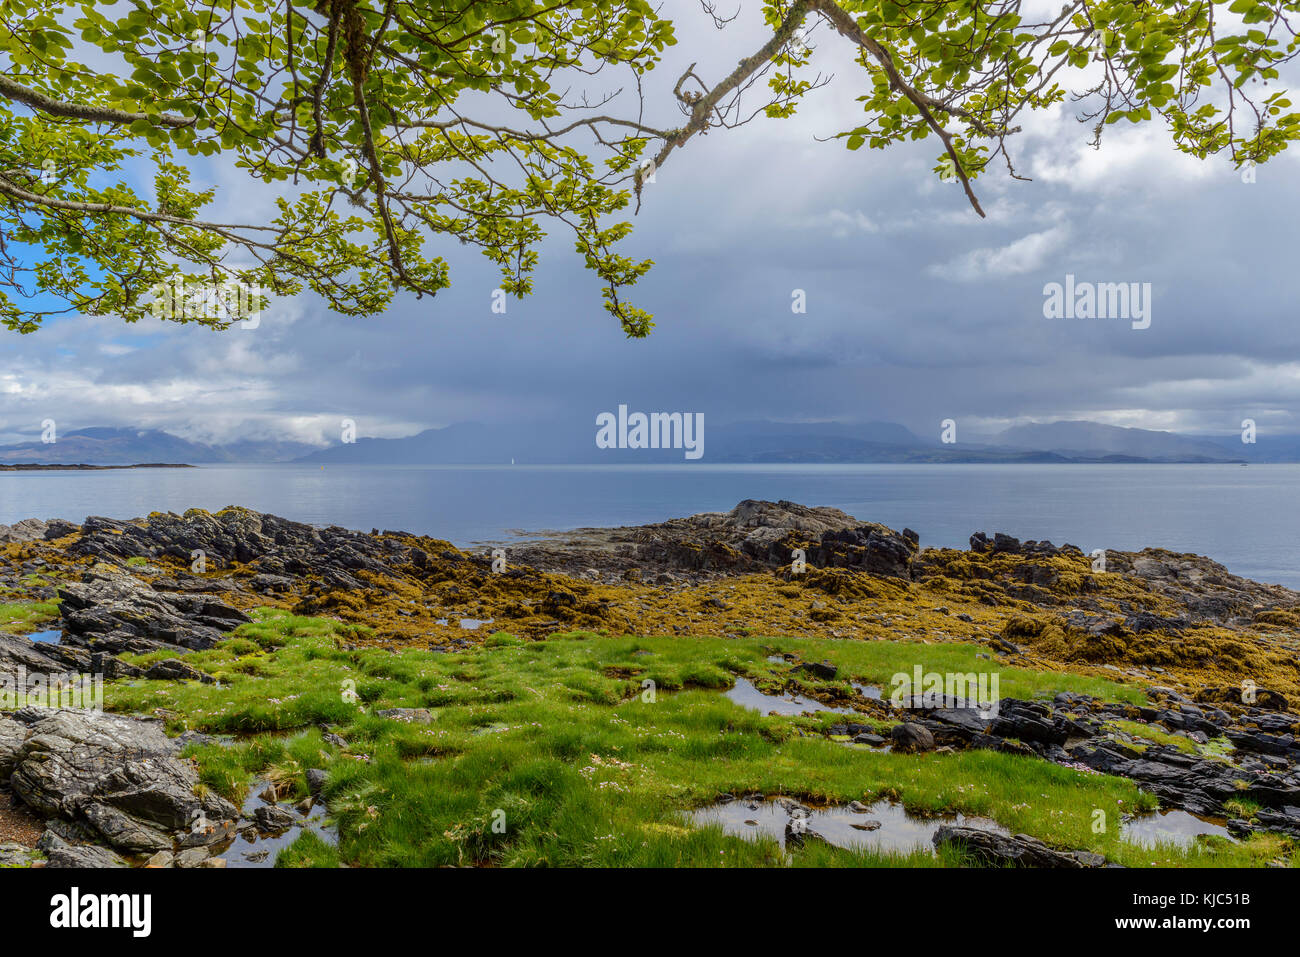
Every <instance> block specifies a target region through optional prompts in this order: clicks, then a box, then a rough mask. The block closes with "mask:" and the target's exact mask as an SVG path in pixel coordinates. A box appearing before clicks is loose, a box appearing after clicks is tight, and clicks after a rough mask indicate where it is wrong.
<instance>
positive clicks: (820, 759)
mask: <svg viewBox="0 0 1300 957" xmlns="http://www.w3.org/2000/svg"><path fill="white" fill-rule="evenodd" d="M257 617H258V619H259V620H258V621H256V622H254V623H253V624H249V625H244V626H242V627H241V628H239V629H238V630H237V631H236V632H235V634H234V636H233V637H232V638H230V639H228V640H226V641H224V642H222V643H221V644H220V645H218V646H217V647H216V648H213V649H211V650H209V651H205V652H197V653H193V654H190V655H187V656H186V660H187V661H188V662H190V663H191V664H194V665H195V666H196V667H200V668H203V669H204V670H207V671H209V672H210V673H212V674H213V675H214V676H216V677H217V678H218V679H219V681H220V683H221V684H220V686H213V685H201V684H197V683H175V682H171V683H168V682H154V681H117V682H111V683H109V684H108V685H107V686H106V687H105V699H106V703H107V705H108V707H109V708H111V709H113V710H123V711H138V712H149V711H152V710H154V709H163V710H164V713H165V714H166V715H167V716H168V718H169V720H168V724H169V727H170V728H171V729H172V730H173V731H179V730H180V729H182V728H191V729H195V730H200V731H205V732H208V733H225V734H234V735H237V736H239V737H238V738H237V740H236V741H235V742H234V743H233V744H227V745H221V744H210V745H206V746H194V747H191V748H190V749H189V753H191V754H192V755H193V756H195V757H196V758H197V759H198V762H199V766H200V774H201V780H202V784H203V786H204V787H210V788H212V789H214V790H216V791H218V792H219V793H222V794H223V795H225V796H227V797H229V798H231V799H232V800H241V799H242V798H243V796H244V794H245V793H246V789H247V787H248V785H249V782H250V781H251V780H252V779H253V778H254V777H259V778H260V777H269V778H270V779H272V780H275V781H277V782H281V783H282V784H284V785H286V786H287V788H288V790H289V791H290V792H291V793H292V794H294V795H295V797H301V796H303V795H305V793H306V780H305V776H306V772H307V770H308V769H311V768H320V769H324V770H325V771H326V772H327V773H328V780H327V783H326V786H325V792H324V796H325V799H326V803H327V805H328V807H329V810H330V814H331V816H332V818H333V820H334V821H335V822H336V824H337V826H338V831H339V846H338V847H337V848H333V847H330V846H329V845H328V844H326V843H325V842H322V841H320V840H319V839H317V838H313V837H310V836H306V835H304V836H303V837H302V838H300V839H299V840H298V841H297V842H295V844H294V845H293V847H292V848H290V850H289V851H286V852H285V854H283V855H282V856H281V858H280V861H279V863H280V864H281V865H283V866H333V865H334V864H336V863H340V862H342V863H347V864H351V865H361V866H439V865H470V864H483V863H490V864H497V865H559V866H577V865H591V866H764V865H772V866H789V865H794V866H825V867H830V866H945V865H952V864H958V863H961V861H960V860H959V859H958V858H956V857H955V856H954V855H953V854H951V853H948V852H945V853H944V854H943V855H938V856H936V855H934V854H931V853H929V852H928V851H927V852H921V853H916V854H907V855H897V854H894V855H891V854H885V853H874V852H869V851H849V850H840V849H836V848H828V847H816V846H813V845H809V846H808V847H806V848H805V849H803V850H800V851H797V852H794V853H793V854H791V855H789V856H786V855H783V854H782V853H781V852H780V849H779V847H778V845H777V844H776V843H775V842H773V841H770V840H767V841H748V840H744V839H741V838H737V837H732V836H728V835H726V834H724V833H723V832H722V830H721V829H720V828H718V827H696V826H693V825H692V824H691V823H690V822H689V820H688V819H687V817H686V814H685V812H686V811H688V810H689V809H690V808H692V807H697V806H701V805H704V804H707V803H709V802H711V801H713V800H715V799H716V798H717V797H718V795H720V794H722V793H724V792H727V793H732V794H739V793H743V792H747V791H759V792H762V793H764V794H769V795H774V794H787V795H791V796H796V797H799V798H800V799H803V800H805V801H809V802H813V803H839V802H847V801H850V800H861V801H864V802H868V803H871V802H873V801H876V800H879V799H882V798H890V799H897V800H900V801H902V802H903V803H904V804H905V806H906V807H907V808H908V809H909V810H910V811H912V812H915V813H922V814H926V813H930V814H940V813H950V812H957V811H960V812H963V813H966V814H973V815H980V816H985V817H991V818H994V819H995V820H997V821H998V822H999V823H1001V824H1002V825H1004V826H1005V827H1007V828H1008V829H1010V830H1011V831H1012V832H1013V833H1021V832H1023V833H1028V834H1032V835H1035V836H1037V837H1040V838H1042V839H1044V840H1047V841H1049V842H1051V843H1054V844H1057V845H1060V846H1063V847H1068V848H1085V849H1088V850H1093V851H1097V852H1100V853H1103V854H1106V855H1107V856H1108V857H1110V858H1112V859H1114V860H1117V861H1119V862H1121V863H1126V864H1135V865H1146V864H1149V863H1152V862H1153V861H1154V862H1156V863H1162V864H1165V863H1167V864H1172V865H1178V866H1182V865H1186V864H1188V863H1202V862H1204V863H1215V864H1226V863H1261V862H1262V857H1261V855H1264V854H1270V855H1274V856H1276V855H1277V854H1278V853H1281V848H1282V845H1280V844H1278V843H1277V842H1272V843H1267V844H1265V843H1260V844H1258V846H1257V847H1255V849H1251V846H1250V845H1241V846H1226V847H1224V848H1218V849H1216V848H1209V849H1202V848H1193V849H1190V850H1186V851H1179V850H1177V849H1174V850H1169V851H1168V852H1166V850H1165V849H1160V850H1159V853H1158V854H1156V853H1154V852H1150V851H1145V850H1143V849H1141V848H1137V847H1134V846H1131V845H1128V844H1125V843H1124V842H1122V841H1121V840H1120V838H1119V834H1118V832H1119V828H1118V827H1113V828H1110V829H1109V830H1102V832H1101V833H1095V832H1094V827H1093V823H1094V821H1095V819H1096V817H1095V812H1096V811H1098V810H1100V811H1103V812H1104V814H1105V817H1106V820H1109V821H1113V822H1118V821H1119V820H1121V818H1122V817H1123V816H1124V815H1125V814H1128V813H1136V812H1141V811H1144V810H1150V809H1152V808H1154V806H1155V801H1154V799H1153V798H1151V797H1150V796H1149V795H1145V794H1143V793H1141V792H1140V791H1139V790H1138V789H1137V788H1136V786H1135V785H1134V784H1133V783H1132V782H1129V781H1126V780H1123V779H1120V778H1115V777H1109V776H1105V775H1098V774H1086V773H1082V772H1079V771H1076V770H1073V769H1070V768H1064V767H1060V766H1057V765H1054V764H1051V763H1048V762H1045V761H1041V760H1038V759H1036V758H1028V757H1020V756H1015V755H1008V754H1001V753H996V752H992V751H983V750H971V751H964V752H957V753H952V754H926V755H898V754H882V753H879V752H873V751H869V750H863V749H858V748H852V747H847V746H845V745H843V744H840V743H837V742H833V741H829V740H827V739H826V738H825V737H824V735H823V734H821V733H820V731H821V730H822V729H823V725H829V724H830V723H835V721H837V720H838V721H842V720H845V717H846V716H836V715H818V716H816V717H810V718H781V717H767V716H764V715H760V714H758V713H756V712H754V711H750V710H747V709H744V708H741V707H739V706H737V705H735V704H733V703H732V702H731V701H729V700H728V699H726V698H725V697H724V696H723V695H722V694H721V693H720V692H721V691H722V690H724V689H726V688H728V687H729V686H730V685H731V684H732V682H733V681H734V680H735V677H736V676H737V675H740V674H747V675H750V676H760V675H771V674H772V673H773V672H774V671H784V670H785V666H784V665H779V664H778V665H774V664H771V663H769V662H767V661H766V657H767V655H769V654H771V653H773V652H774V651H778V650H779V651H794V652H797V653H799V654H800V655H801V656H802V657H803V658H804V659H805V660H818V661H820V660H822V659H823V658H827V659H830V660H832V661H834V662H835V663H836V664H838V665H839V666H840V668H841V672H842V674H845V675H852V676H853V677H854V678H857V679H858V680H861V681H865V682H870V683H880V682H882V680H883V681H884V682H886V683H887V681H888V678H889V676H892V674H893V673H894V672H897V671H904V672H910V670H911V667H912V665H913V664H914V663H920V664H921V665H922V666H923V668H924V669H925V670H927V671H971V670H975V671H978V670H979V666H980V665H981V664H984V666H985V667H987V666H988V663H986V662H983V659H977V658H976V657H975V654H976V649H975V646H957V645H922V644H919V643H914V642H908V643H891V642H883V641H875V642H846V641H834V640H807V641H803V640H797V639H784V638H782V639H773V638H677V637H658V638H605V637H596V636H592V635H586V634H570V635H564V636H557V637H553V638H551V639H549V640H546V641H540V642H523V641H519V640H518V639H516V638H514V637H512V636H508V635H500V634H498V635H495V636H492V638H491V640H490V641H489V642H488V643H487V644H485V645H484V646H482V647H477V648H474V649H471V650H467V651H464V652H461V653H456V654H442V653H436V652H433V651H431V650H427V649H419V648H407V649H404V650H401V651H399V652H397V653H393V652H389V651H386V650H384V649H381V648H361V649H357V650H351V651H349V650H345V646H348V645H350V644H351V643H352V642H353V641H355V639H356V637H357V632H356V629H355V628H354V626H350V625H346V624H343V623H341V622H337V621H332V620H326V619H310V618H298V617H294V616H291V615H287V614H284V613H279V612H270V611H265V610H264V611H262V612H259V613H258V615H257ZM999 673H1000V675H1001V676H1002V678H1001V681H1002V688H1001V690H1002V694H1003V695H1006V696H1009V695H1017V696H1029V695H1033V694H1048V693H1055V692H1056V691H1059V690H1087V691H1088V693H1092V694H1101V695H1102V696H1103V697H1109V698H1111V699H1112V700H1113V699H1115V698H1119V699H1120V700H1132V698H1131V695H1132V694H1133V692H1132V689H1129V688H1127V687H1125V686H1122V685H1117V684H1113V683H1110V682H1105V681H1103V680H1100V679H1086V678H1079V677H1078V676H1071V675H1062V674H1056V673H1038V672H1032V671H1027V670H1024V669H1004V670H1001V671H1000V672H999ZM352 696H355V703H354V699H353V697H352ZM392 707H412V708H428V709H431V710H432V711H433V712H434V716H435V717H434V720H433V722H432V723H431V724H427V725H424V724H407V723H403V722H399V721H395V720H389V719H385V718H381V717H379V716H378V715H376V714H374V713H373V711H375V710H378V709H381V708H392ZM318 723H325V724H327V725H328V726H329V727H330V729H331V731H332V732H334V733H337V734H339V735H341V736H342V737H343V738H344V739H345V740H346V745H345V746H340V745H339V744H338V743H329V742H327V741H326V739H325V736H324V735H323V734H322V733H321V731H320V730H319V729H318V728H317V727H316V725H317V724H318ZM862 723H870V720H869V719H868V717H867V716H864V717H863V719H862ZM879 726H880V727H882V728H883V727H884V726H885V723H884V722H879ZM272 732H281V733H272ZM1253 843H1254V842H1252V844H1253Z"/></svg>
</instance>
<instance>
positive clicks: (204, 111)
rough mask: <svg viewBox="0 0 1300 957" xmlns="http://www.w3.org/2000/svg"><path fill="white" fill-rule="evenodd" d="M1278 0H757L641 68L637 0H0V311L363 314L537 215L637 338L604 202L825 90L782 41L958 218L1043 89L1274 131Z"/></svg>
mask: <svg viewBox="0 0 1300 957" xmlns="http://www.w3.org/2000/svg"><path fill="white" fill-rule="evenodd" d="M1297 6H1300V0H1266V2H1256V0H1221V2H1206V0H1201V2H1188V0H1150V2H1141V0H1139V2H1135V0H1074V2H1069V3H1066V4H1065V5H1064V6H1062V7H1061V8H1060V10H1059V12H1058V13H1056V14H1055V15H1052V16H1048V17H1041V18H1035V17H1032V16H1029V15H1027V14H1025V13H1024V12H1023V10H1022V4H1021V3H1020V2H1019V0H994V2H984V0H915V2H903V3H898V2H893V0H845V2H838V3H837V2H834V0H794V2H783V0H768V2H766V3H765V4H764V7H763V12H764V16H765V20H766V23H767V26H768V28H769V30H768V35H767V36H766V37H764V38H762V39H763V42H762V43H761V44H758V45H757V46H756V48H755V50H754V52H753V54H752V55H750V56H748V57H746V58H745V59H742V60H741V61H740V62H739V63H738V64H735V65H731V64H729V63H728V64H716V63H715V64H707V63H694V64H691V66H690V67H689V68H688V69H687V70H686V71H685V72H684V73H680V74H676V71H674V73H675V74H676V75H671V76H667V77H664V78H662V79H661V78H660V76H659V75H658V74H656V73H655V72H654V70H655V67H656V66H658V65H659V64H660V61H661V58H662V57H663V56H664V52H665V50H666V48H667V47H669V46H670V45H672V44H673V43H674V42H675V41H674V25H673V23H672V21H670V20H669V19H667V18H666V17H665V16H663V15H662V13H661V11H658V10H656V9H654V8H652V6H651V5H650V4H649V3H648V2H646V0H620V2H597V0H582V2H559V0H554V2H546V0H540V2H533V0H495V2H474V0H315V2H314V3H312V2H308V0H212V2H210V3H209V4H207V5H203V4H196V5H190V4H189V3H187V2H183V0H127V2H123V3H118V4H113V5H97V4H93V3H72V2H61V0H0V321H2V322H3V323H4V324H5V325H6V326H7V327H8V328H10V329H13V330H17V331H20V332H31V331H34V330H35V329H37V328H38V327H39V326H40V324H41V322H42V320H43V319H44V318H45V317H47V316H49V315H52V314H56V313H60V312H75V313H82V314H89V315H104V314H111V315H118V316H121V317H123V318H125V319H126V320H128V321H134V320H136V319H138V318H140V317H141V316H143V315H146V314H148V313H149V312H150V309H151V302H152V299H153V293H152V291H153V290H156V289H157V288H158V286H159V284H160V283H171V282H174V281H176V280H177V279H178V278H184V279H188V280H190V281H196V280H207V281H210V282H239V283H243V284H245V285H246V286H250V287H253V288H257V289H260V290H262V291H263V292H264V293H265V294H266V295H267V296H269V297H276V296H286V295H293V294H295V293H298V292H300V291H303V290H305V289H310V290H311V291H313V292H314V293H316V294H317V295H319V296H320V297H321V298H323V299H324V300H325V301H326V302H327V303H328V304H329V305H330V307H331V308H332V309H333V310H335V311H337V312H339V313H341V314H344V315H373V314H376V313H379V312H382V311H383V310H384V309H385V308H386V307H387V306H388V304H389V303H390V301H391V300H392V298H393V296H394V295H395V294H396V293H398V292H399V291H404V292H410V293H414V294H416V295H417V296H423V295H426V294H428V295H433V294H435V293H437V292H438V291H439V290H440V289H443V288H445V287H446V286H447V285H448V284H449V282H450V279H449V276H448V269H447V265H446V263H445V261H444V260H443V259H442V258H441V257H440V256H438V255H437V252H438V249H439V246H440V244H441V242H442V240H443V239H444V238H446V237H450V238H453V239H455V240H457V241H459V242H460V243H463V244H467V245H472V246H476V247H478V248H479V249H481V250H482V252H483V254H484V255H486V256H487V257H488V258H489V259H490V260H491V261H492V262H494V263H495V264H496V265H497V266H499V267H500V269H501V272H502V275H503V277H504V278H503V280H502V289H504V290H505V291H506V292H508V293H510V294H512V295H525V294H527V293H529V292H530V291H531V290H532V284H533V275H534V271H535V268H536V265H537V259H538V253H537V248H538V245H539V243H540V241H541V240H542V238H543V236H544V235H545V234H546V230H554V229H559V230H562V231H564V232H565V233H566V234H567V235H570V236H571V237H572V239H573V243H574V246H575V248H576V250H577V252H578V253H579V254H580V255H581V256H582V257H583V260H584V262H585V264H586V266H587V267H588V268H589V269H590V270H591V271H592V272H594V273H595V274H596V276H597V277H598V278H599V281H600V283H601V285H602V287H603V290H604V301H605V307H606V309H608V310H609V312H610V313H611V314H612V315H613V316H614V317H616V318H617V319H618V320H619V322H620V323H621V325H622V327H623V329H624V330H625V331H626V333H627V334H628V335H629V336H644V335H646V334H647V333H648V332H649V331H650V329H651V327H652V325H653V324H652V322H651V317H650V316H649V314H648V313H646V312H644V311H643V310H641V309H639V308H636V307H635V306H633V305H631V304H630V303H628V302H627V301H626V300H625V298H624V293H625V291H626V289H627V287H629V286H631V285H633V284H634V283H635V282H636V281H637V280H638V279H639V278H640V277H641V276H643V275H644V274H645V273H646V272H647V270H648V269H649V268H650V265H651V263H650V261H648V260H637V259H635V258H631V257H628V256H626V255H624V254H623V253H621V252H620V251H619V249H620V245H621V242H620V241H621V240H623V239H624V238H625V237H626V236H627V235H628V233H629V232H630V229H631V226H630V224H629V223H627V222H626V221H621V220H620V219H619V217H618V214H620V213H622V212H623V211H625V210H627V209H628V208H629V207H630V206H632V205H633V204H634V203H635V204H636V205H638V206H639V204H640V203H641V202H642V200H643V199H645V200H649V198H650V193H649V191H648V190H643V186H645V185H647V183H648V182H649V180H650V176H651V175H653V174H656V173H657V172H658V171H660V170H662V169H663V168H664V167H665V165H666V164H668V163H670V162H671V160H672V157H673V155H674V154H675V153H676V152H677V151H679V150H681V149H682V148H683V147H685V146H686V145H687V144H688V143H689V141H690V140H691V139H692V138H694V137H695V136H696V135H697V134H704V133H707V132H709V131H710V130H718V129H727V128H732V127H735V126H739V125H742V124H744V123H746V122H749V121H750V120H751V119H753V118H755V117H756V116H760V115H766V116H769V117H774V118H779V117H785V116H790V115H792V114H793V113H794V111H795V109H796V108H797V106H798V104H799V102H800V101H801V100H802V99H803V98H804V97H806V96H808V95H809V94H810V93H811V92H812V91H814V90H816V89H817V88H818V87H820V86H822V85H823V84H824V83H826V82H827V78H826V77H824V76H822V75H821V74H815V75H809V73H810V70H811V61H812V59H813V58H814V49H813V47H812V45H811V43H810V38H812V37H815V38H816V39H817V43H818V45H820V44H822V43H831V42H834V43H845V44H848V45H850V47H851V49H853V50H854V52H855V55H856V57H857V63H858V64H859V66H860V67H861V72H860V73H858V74H857V75H856V76H853V77H849V78H846V79H842V80H837V82H849V83H855V84H857V85H858V86H859V87H860V90H861V92H860V95H859V97H858V101H859V102H860V103H861V104H862V109H863V114H862V116H861V117H851V118H846V119H845V122H844V124H843V126H844V128H843V129H841V130H839V131H837V132H836V135H837V136H838V137H839V138H841V139H843V140H844V142H845V145H847V146H848V148H850V149H858V148H860V147H862V146H864V145H867V146H871V147H873V148H883V147H886V146H889V145H891V144H893V143H897V142H900V141H905V140H917V139H925V138H927V137H929V136H934V137H936V138H937V141H938V144H939V147H940V149H941V151H942V153H941V156H940V157H939V165H938V166H937V167H936V172H939V173H941V174H943V175H945V176H953V177H956V178H957V179H958V180H959V181H960V182H961V183H962V185H963V187H964V189H965V192H966V195H967V197H968V199H969V202H970V204H971V206H972V207H973V208H974V209H975V210H976V211H977V212H979V213H980V214H981V215H982V214H983V212H982V210H981V209H980V205H979V199H978V197H977V195H976V192H975V189H974V185H973V183H974V181H975V180H976V178H977V177H978V176H979V175H980V174H981V173H983V172H984V171H985V170H986V169H987V167H988V166H989V164H990V162H992V161H994V160H1000V162H1001V165H1004V166H1005V169H1006V171H1007V173H1008V174H1009V175H1011V176H1017V175H1018V174H1017V173H1016V169H1015V166H1014V163H1013V160H1012V152H1011V151H1010V149H1009V148H1008V147H1009V144H1012V145H1013V144H1014V134H1015V133H1016V132H1017V131H1018V130H1019V124H1020V122H1021V118H1022V115H1023V114H1025V113H1026V112H1028V111H1033V110H1041V109H1044V108H1047V107H1051V106H1053V105H1055V104H1058V103H1062V102H1067V103H1070V104H1071V106H1072V108H1073V109H1075V111H1076V112H1077V113H1078V115H1079V117H1080V119H1081V120H1082V121H1084V122H1085V123H1086V124H1088V125H1089V126H1090V127H1091V128H1092V135H1093V139H1094V141H1097V142H1099V141H1100V139H1101V137H1102V133H1103V131H1104V128H1105V126H1106V125H1107V124H1109V123H1113V122H1117V121H1123V120H1127V121H1129V122H1133V123H1138V122H1144V121H1152V120H1154V118H1155V117H1156V116H1159V117H1161V118H1162V119H1163V120H1164V123H1165V124H1166V126H1167V127H1168V129H1169V130H1170V132H1171V134H1172V137H1173V140H1174V142H1175V144H1176V145H1177V147H1178V148H1179V149H1181V150H1183V151H1185V152H1187V153H1190V154H1192V155H1194V156H1197V157H1201V158H1204V157H1206V156H1209V155H1211V154H1220V153H1226V154H1228V155H1229V156H1230V157H1231V158H1232V160H1233V161H1234V162H1235V163H1236V164H1238V165H1243V164H1246V163H1261V162H1264V161H1265V160H1267V159H1269V158H1270V157H1272V156H1274V155H1276V154H1277V153H1279V152H1281V151H1282V150H1283V149H1284V148H1285V147H1286V145H1287V144H1288V143H1289V142H1290V141H1291V140H1293V139H1295V138H1296V136H1297V133H1298V131H1300V130H1298V128H1300V114H1297V113H1294V112H1291V109H1290V107H1291V104H1290V102H1289V100H1288V99H1287V97H1286V93H1285V92H1284V91H1283V90H1280V89H1278V88H1277V85H1276V84H1275V83H1272V82H1271V81H1276V80H1278V79H1279V78H1280V69H1281V67H1282V66H1283V65H1284V64H1286V63H1287V62H1289V61H1290V60H1291V58H1292V57H1294V56H1295V54H1296V52H1297V37H1296V33H1295V31H1294V30H1293V28H1292V25H1291V23H1290V21H1289V19H1288V18H1289V17H1291V16H1295V15H1296V13H1297ZM689 12H691V11H690V10H689V9H685V10H683V16H685V15H686V14H687V13H689ZM704 13H705V15H706V18H707V20H706V22H709V21H711V25H712V27H716V28H718V29H725V28H727V27H728V25H729V23H730V22H731V21H732V20H733V19H734V18H733V17H728V16H727V15H725V14H721V13H719V12H718V10H717V8H716V7H714V6H713V5H712V3H709V2H707V0H705V3H704ZM679 19H681V18H679ZM712 27H711V28H712ZM209 157H210V158H212V159H211V160H210V161H209V160H205V158H209ZM203 174H206V175H207V177H208V178H209V179H211V180H212V181H214V182H221V183H223V184H224V185H223V187H222V188H223V189H225V190H227V191H229V193H230V194H231V195H234V196H238V191H239V189H240V188H241V185H240V180H241V179H242V178H244V177H246V178H248V179H251V180H253V181H254V184H252V187H253V189H254V190H255V191H256V190H259V189H260V190H261V191H262V192H263V193H264V194H265V195H267V196H271V197H274V199H273V202H274V206H275V213H274V215H273V216H269V217H266V218H256V217H251V216H250V217H248V221H231V222H227V221H222V219H224V218H226V217H221V218H215V219H214V218H212V217H210V216H209V215H207V214H205V212H204V208H205V207H207V206H209V205H210V204H211V203H212V202H213V200H214V198H215V196H216V193H215V188H213V187H209V188H199V187H197V186H195V185H193V183H192V177H198V176H200V175H203ZM232 177H233V178H232ZM261 184H267V185H269V187H270V188H269V190H268V189H267V185H261ZM222 198H223V200H227V201H226V202H225V203H223V206H224V208H236V209H238V208H240V207H241V203H239V202H233V203H232V202H229V201H228V200H229V198H230V197H229V196H225V195H223V197H222ZM242 205H246V206H254V205H256V202H255V200H250V201H249V202H248V203H247V204H242ZM178 318H180V319H181V320H182V321H184V320H185V319H186V318H187V316H180V317H178ZM199 321H203V322H208V323H210V324H213V325H222V324H223V322H222V320H220V319H217V318H212V317H207V318H200V319H199Z"/></svg>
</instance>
